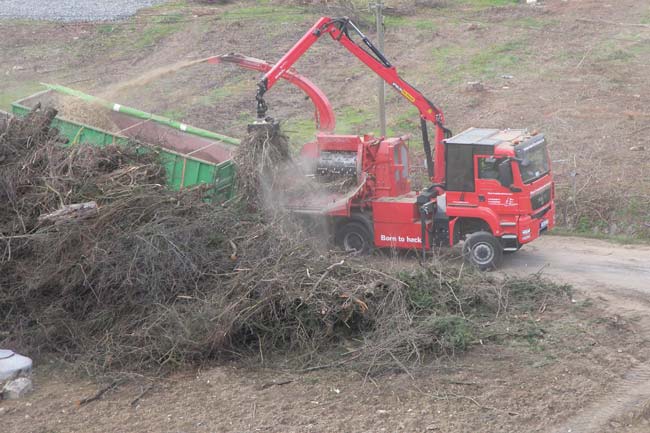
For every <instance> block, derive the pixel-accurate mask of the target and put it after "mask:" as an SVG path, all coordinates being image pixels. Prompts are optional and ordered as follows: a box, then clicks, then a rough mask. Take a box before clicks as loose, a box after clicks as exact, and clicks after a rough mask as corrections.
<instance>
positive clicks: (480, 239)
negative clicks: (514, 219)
mask: <svg viewBox="0 0 650 433" xmlns="http://www.w3.org/2000/svg"><path fill="white" fill-rule="evenodd" d="M463 257H464V258H465V260H466V261H467V262H469V263H471V264H472V265H474V266H476V267H477V268H478V269H480V270H481V271H486V270H489V269H496V268H497V267H498V266H499V265H500V264H501V260H502V258H503V247H502V246H501V242H499V240H498V239H497V238H495V237H494V236H492V234H490V233H488V232H483V231H481V232H476V233H472V234H471V235H469V236H468V237H467V239H466V240H465V244H464V245H463Z"/></svg>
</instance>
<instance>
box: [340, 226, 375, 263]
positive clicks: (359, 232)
mask: <svg viewBox="0 0 650 433" xmlns="http://www.w3.org/2000/svg"><path fill="white" fill-rule="evenodd" d="M336 244H337V245H338V246H339V247H341V248H342V249H343V250H344V251H345V252H347V253H351V254H354V255H364V254H368V253H370V251H371V250H372V246H373V242H372V236H371V235H370V231H369V230H368V229H367V228H366V226H365V225H363V224H362V223H359V222H349V223H346V224H344V225H342V226H341V227H340V228H339V229H338V230H337V232H336Z"/></svg>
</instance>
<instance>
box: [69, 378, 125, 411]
mask: <svg viewBox="0 0 650 433" xmlns="http://www.w3.org/2000/svg"><path fill="white" fill-rule="evenodd" d="M121 383H122V382H121V381H119V380H114V381H113V382H111V383H110V384H109V385H107V386H105V387H103V388H101V389H100V390H99V391H97V392H96V393H95V394H94V395H92V396H90V397H86V398H84V399H81V400H79V401H78V402H77V406H83V405H85V404H88V403H91V402H93V401H95V400H99V399H100V398H102V396H103V395H104V394H106V393H107V392H108V391H110V390H111V389H115V388H117V387H118V386H119V385H121Z"/></svg>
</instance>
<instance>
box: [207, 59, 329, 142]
mask: <svg viewBox="0 0 650 433" xmlns="http://www.w3.org/2000/svg"><path fill="white" fill-rule="evenodd" d="M207 62H208V63H210V64H218V63H232V64H235V65H237V66H240V67H242V68H245V69H251V70H254V71H260V72H268V71H270V70H271V69H272V68H273V65H271V64H270V63H267V62H265V61H264V60H260V59H256V58H255V57H248V56H244V55H241V54H235V53H232V54H222V55H220V56H213V57H210V58H209V59H207ZM282 78H283V79H285V80H287V81H289V82H290V83H291V84H293V85H294V86H296V87H298V88H299V89H300V90H302V91H303V92H305V94H306V95H307V96H309V99H311V101H312V103H313V104H314V107H315V108H316V113H315V118H316V128H317V129H318V130H319V131H323V132H332V131H334V127H335V126H336V117H335V115H334V110H332V105H331V104H330V101H329V100H328V99H327V96H325V94H324V93H323V92H322V91H321V90H320V89H319V88H318V87H316V85H315V84H314V83H312V82H311V81H310V80H309V79H307V78H305V77H303V76H302V75H300V74H298V73H296V72H295V71H293V70H287V71H285V72H284V73H283V74H282Z"/></svg>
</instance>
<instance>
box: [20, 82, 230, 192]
mask: <svg viewBox="0 0 650 433" xmlns="http://www.w3.org/2000/svg"><path fill="white" fill-rule="evenodd" d="M48 87H49V89H48V90H45V91H42V92H39V93H36V94H34V95H32V96H29V97H27V98H24V99H21V100H19V101H16V102H14V103H13V104H12V112H13V114H14V115H15V116H18V117H23V116H25V115H27V113H29V111H30V110H31V109H32V108H33V107H34V106H36V104H38V103H41V105H42V106H48V105H54V106H55V107H56V101H57V96H56V92H59V93H65V94H67V95H70V96H75V97H76V98H78V99H79V100H80V101H84V102H80V104H90V106H91V107H92V108H93V110H95V111H97V110H98V109H99V110H105V114H106V117H107V118H109V119H110V120H111V121H112V122H113V123H114V124H115V125H116V126H117V128H118V129H119V131H116V132H109V131H105V130H103V129H100V128H97V127H94V126H92V125H87V124H84V123H81V122H76V121H73V120H70V119H66V118H64V117H60V116H57V117H56V118H55V119H54V120H53V121H52V127H54V128H57V129H58V130H59V131H60V133H61V135H63V136H65V137H67V138H68V139H69V143H68V144H69V145H75V144H79V143H86V144H91V145H96V146H106V145H109V144H117V145H124V146H132V145H134V143H136V142H137V143H138V144H139V145H142V146H141V149H143V150H144V151H155V152H158V154H159V155H160V160H161V163H162V164H163V166H164V168H165V171H166V175H167V182H168V185H169V186H170V187H171V188H172V189H175V190H180V189H183V188H188V187H192V186H196V185H199V184H207V185H210V186H211V188H210V191H211V198H212V199H213V200H215V201H217V202H223V201H225V200H228V199H229V198H231V197H232V196H233V195H234V176H235V165H234V164H233V162H232V159H231V158H232V153H233V151H234V149H235V146H236V144H238V143H239V140H237V139H234V138H232V137H227V136H225V135H221V134H217V133H213V132H211V131H206V130H203V129H200V128H195V127H192V126H190V125H185V124H182V123H179V122H175V121H172V120H170V119H167V118H165V117H162V116H157V115H153V114H149V113H145V112H143V111H139V110H136V109H133V108H130V107H124V106H122V105H119V104H112V103H109V102H107V101H103V100H101V99H98V98H95V97H92V96H90V95H84V94H83V93H81V92H78V91H74V90H72V89H67V88H64V87H61V86H49V85H48ZM98 107H99V108H98ZM113 107H116V108H118V110H115V109H111V108H113Z"/></svg>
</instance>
